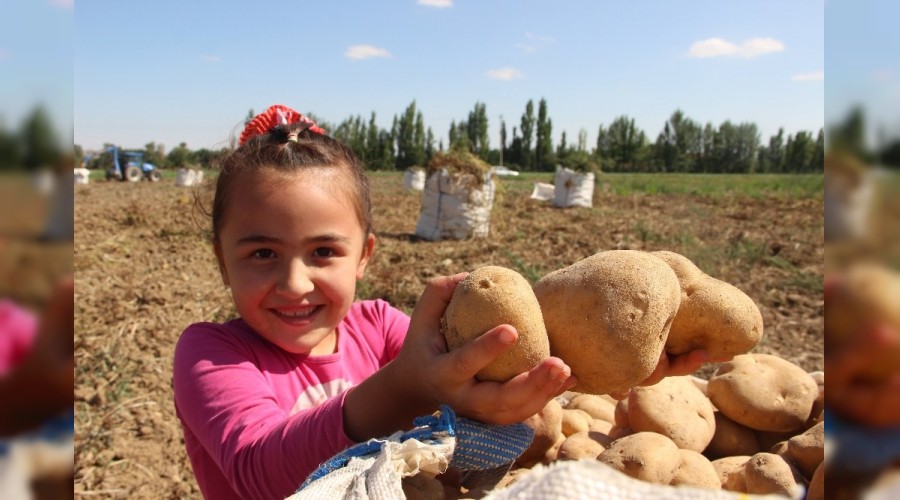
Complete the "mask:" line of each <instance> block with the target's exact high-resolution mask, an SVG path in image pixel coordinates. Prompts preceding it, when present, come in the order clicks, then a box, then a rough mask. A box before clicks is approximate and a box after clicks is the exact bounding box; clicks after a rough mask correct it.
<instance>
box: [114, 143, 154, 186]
mask: <svg viewBox="0 0 900 500" xmlns="http://www.w3.org/2000/svg"><path fill="white" fill-rule="evenodd" d="M106 150H107V151H109V152H110V153H112V159H113V165H112V167H110V168H109V170H107V171H106V180H112V179H115V180H119V181H129V182H137V181H139V180H141V179H147V180H149V181H153V182H156V181H158V180H159V179H160V178H162V175H160V173H159V169H157V168H156V165H153V164H152V163H145V162H144V154H143V153H141V152H138V151H122V152H121V153H120V152H119V148H117V147H116V146H111V147H109V148H107V149H106ZM120 155H121V158H120Z"/></svg>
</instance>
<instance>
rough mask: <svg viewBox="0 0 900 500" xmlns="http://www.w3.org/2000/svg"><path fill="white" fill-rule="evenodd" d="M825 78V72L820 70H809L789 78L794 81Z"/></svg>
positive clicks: (810, 80)
mask: <svg viewBox="0 0 900 500" xmlns="http://www.w3.org/2000/svg"><path fill="white" fill-rule="evenodd" d="M824 79H825V72H824V71H822V70H819V71H810V72H809V73H798V74H796V75H794V76H792V77H791V80H793V81H795V82H813V81H819V80H824Z"/></svg>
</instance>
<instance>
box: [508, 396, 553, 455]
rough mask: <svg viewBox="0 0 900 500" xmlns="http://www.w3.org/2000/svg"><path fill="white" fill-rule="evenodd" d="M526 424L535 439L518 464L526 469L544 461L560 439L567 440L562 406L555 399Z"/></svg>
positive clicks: (529, 418)
mask: <svg viewBox="0 0 900 500" xmlns="http://www.w3.org/2000/svg"><path fill="white" fill-rule="evenodd" d="M525 424H526V425H528V426H529V427H531V429H532V430H534V438H533V439H532V440H531V446H529V447H528V449H526V450H525V451H524V452H522V454H521V455H519V458H517V459H516V463H517V464H519V465H522V466H524V467H531V466H532V465H534V464H536V463H537V462H539V461H541V460H543V459H544V455H545V454H546V453H547V451H548V450H550V449H551V448H552V447H553V446H554V445H555V444H556V443H557V441H559V440H560V439H563V438H565V436H563V433H562V406H560V404H559V402H558V401H556V400H555V399H551V400H550V401H548V402H547V404H546V405H544V407H543V408H541V411H539V412H537V413H535V414H534V415H532V416H530V417H528V419H527V420H525Z"/></svg>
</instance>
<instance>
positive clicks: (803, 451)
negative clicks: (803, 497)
mask: <svg viewBox="0 0 900 500" xmlns="http://www.w3.org/2000/svg"><path fill="white" fill-rule="evenodd" d="M782 456H784V458H785V459H787V460H788V461H789V462H792V463H793V464H794V465H796V466H797V469H799V470H800V472H801V473H803V477H805V478H806V479H812V476H813V473H815V471H816V467H818V466H819V464H821V463H822V461H823V460H824V459H825V423H824V422H823V423H820V424H816V425H814V426H813V427H811V428H810V429H808V430H807V431H806V432H804V433H803V434H799V435H797V436H794V437H792V438H791V439H789V440H788V441H787V451H786V452H785V454H784V455H782Z"/></svg>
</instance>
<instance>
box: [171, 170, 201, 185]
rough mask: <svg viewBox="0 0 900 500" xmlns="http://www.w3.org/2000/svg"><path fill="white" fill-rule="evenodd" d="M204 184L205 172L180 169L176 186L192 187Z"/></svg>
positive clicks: (176, 176) (176, 178)
mask: <svg viewBox="0 0 900 500" xmlns="http://www.w3.org/2000/svg"><path fill="white" fill-rule="evenodd" d="M201 182H203V171H202V170H193V169H189V168H179V169H178V172H177V173H176V174H175V185H176V186H182V187H190V186H193V185H195V184H200V183H201Z"/></svg>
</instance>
